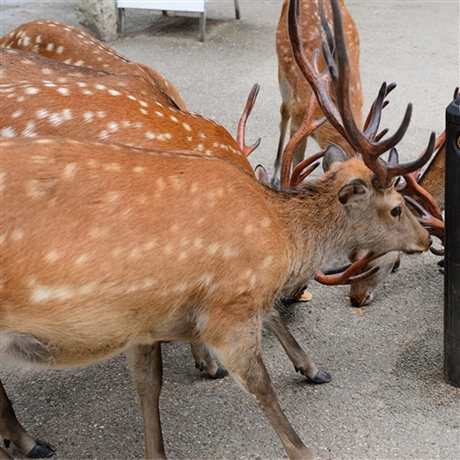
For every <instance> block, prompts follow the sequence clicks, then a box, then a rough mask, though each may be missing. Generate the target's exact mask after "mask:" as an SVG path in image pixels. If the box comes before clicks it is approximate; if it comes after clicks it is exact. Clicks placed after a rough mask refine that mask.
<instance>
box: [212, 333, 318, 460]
mask: <svg viewBox="0 0 460 460" xmlns="http://www.w3.org/2000/svg"><path fill="white" fill-rule="evenodd" d="M254 335H255V334H254ZM254 335H253V337H254ZM232 336H233V337H235V334H232ZM241 342H243V343H239V344H236V346H235V343H234V342H232V343H231V345H230V346H228V347H227V346H223V347H218V348H217V350H218V352H219V357H221V358H222V362H223V364H224V365H225V367H226V368H227V370H228V371H229V373H230V375H231V376H232V377H233V378H234V380H235V381H236V382H237V383H238V384H239V385H240V386H241V387H242V388H243V389H244V390H246V391H247V392H248V393H249V394H250V395H251V396H253V397H254V399H255V401H256V403H257V405H258V406H259V407H260V408H261V409H262V411H263V413H264V415H265V416H266V417H267V419H268V421H269V422H270V424H271V425H272V427H273V429H274V430H275V432H276V434H277V435H278V437H279V439H280V441H281V442H282V444H283V447H284V449H285V450H286V453H287V454H288V456H289V458H290V459H303V460H313V459H315V458H316V456H315V455H314V454H313V452H312V451H311V450H310V449H309V448H308V447H307V446H306V445H305V444H304V443H303V442H302V440H301V439H300V437H299V435H298V434H297V433H296V432H295V430H294V428H293V427H292V425H291V423H290V422H289V420H288V419H287V417H286V416H285V415H284V412H283V411H282V409H281V407H280V405H279V403H278V398H277V397H276V394H275V391H274V389H273V386H272V383H271V380H270V376H269V375H268V372H267V369H266V368H265V365H264V363H263V361H262V357H261V354H260V339H259V341H257V339H255V338H253V342H254V343H252V344H251V343H249V342H248V341H247V340H244V341H241ZM258 342H259V343H258Z"/></svg>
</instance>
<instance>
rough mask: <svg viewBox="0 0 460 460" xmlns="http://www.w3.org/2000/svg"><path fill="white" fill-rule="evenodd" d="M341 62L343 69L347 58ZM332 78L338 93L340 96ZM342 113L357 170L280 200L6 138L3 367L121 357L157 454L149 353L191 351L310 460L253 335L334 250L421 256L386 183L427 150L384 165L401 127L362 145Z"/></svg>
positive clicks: (207, 159) (171, 170)
mask: <svg viewBox="0 0 460 460" xmlns="http://www.w3.org/2000/svg"><path fill="white" fill-rule="evenodd" d="M296 6H297V5H296V3H295V2H293V3H292V5H291V8H290V23H291V24H292V23H293V24H295V19H296V17H297V10H296ZM336 6H337V5H336V4H335V3H334V15H335V18H336V19H335V21H334V25H335V29H336V36H337V37H338V39H337V42H340V39H341V37H342V34H341V30H340V13H339V11H338V9H337V8H336ZM297 34H298V31H297V30H295V32H294V31H293V32H292V40H293V45H294V46H295V43H296V40H297V45H298V42H299V39H298V36H297ZM297 47H298V46H297ZM339 48H340V47H339ZM338 60H339V65H340V66H341V67H342V68H343V66H345V68H346V66H347V56H346V50H344V49H340V50H339V52H338ZM345 74H346V72H345ZM340 75H342V76H341V77H340V79H338V80H337V81H336V80H334V79H333V80H332V81H333V85H334V87H333V89H334V90H335V91H337V89H340V88H341V87H342V88H343V87H346V86H347V79H346V76H345V77H344V76H343V75H344V73H343V72H340ZM325 102H326V103H329V102H330V101H325ZM346 104H347V102H346V101H345V104H344V103H343V101H342V100H341V98H338V110H340V113H341V114H342V117H341V118H342V120H343V122H344V125H345V126H346V127H347V128H346V129H347V130H348V129H353V130H354V131H353V132H350V133H349V136H350V139H355V138H356V139H359V141H360V145H359V146H360V153H361V154H362V156H363V159H364V162H363V161H362V160H361V159H358V158H356V159H350V160H347V158H346V156H345V155H344V154H341V153H340V151H339V150H336V149H334V150H329V151H328V152H326V154H325V160H324V161H325V162H326V163H327V165H328V168H327V169H328V172H327V173H326V174H324V175H323V176H321V177H319V178H317V179H312V180H310V181H308V182H307V183H304V184H302V185H300V186H298V187H297V188H293V189H288V190H274V189H272V188H270V187H267V186H266V185H264V184H262V183H260V182H259V181H257V180H256V179H255V177H254V175H253V174H251V173H249V172H248V171H245V170H243V169H242V168H240V167H238V166H236V165H235V164H234V163H231V162H229V161H226V160H224V159H222V158H218V157H214V156H203V155H193V154H187V155H184V154H180V153H173V152H169V153H168V152H162V153H154V152H151V151H144V150H136V149H134V148H132V147H127V146H121V145H113V144H108V143H105V142H99V143H98V142H90V141H78V140H74V139H64V138H40V137H37V138H12V139H4V140H2V143H1V149H2V162H1V168H2V175H1V177H2V197H3V206H2V208H1V213H2V214H1V219H2V221H1V225H2V231H3V234H2V241H1V243H2V253H1V257H2V281H3V282H2V299H3V302H2V304H1V305H0V308H1V311H0V320H1V323H0V332H1V339H2V357H4V358H5V359H6V358H11V359H12V360H14V361H15V362H18V363H21V362H22V363H23V364H28V365H30V364H34V365H42V366H45V367H50V368H61V367H69V366H79V365H86V364H90V363H93V362H96V361H100V360H102V359H105V358H108V357H110V356H113V355H115V354H117V353H120V352H122V351H126V353H127V356H128V361H129V363H130V367H131V370H132V373H133V377H134V381H135V385H136V389H137V391H138V394H139V398H140V400H141V406H142V410H143V414H144V427H145V436H146V438H145V439H146V456H147V458H164V457H165V452H164V447H163V441H162V435H161V426H160V417H159V411H158V398H159V394H160V390H161V351H160V345H159V342H161V341H167V340H180V341H198V342H200V343H203V344H205V345H206V346H207V347H208V349H212V350H213V351H214V352H215V353H216V354H217V355H218V357H219V359H220V360H221V362H222V363H223V364H224V365H225V366H226V368H227V369H228V370H229V372H230V373H231V375H232V376H233V377H234V378H235V380H236V381H237V382H238V383H239V384H240V385H241V386H242V387H243V388H244V389H246V391H247V392H248V393H249V394H250V395H252V396H253V397H254V399H255V401H256V402H257V404H258V405H259V407H260V408H261V409H262V411H263V412H264V414H265V415H266V417H267V418H268V420H269V421H270V423H271V424H272V426H273V428H274V429H275V431H276V433H277V434H278V436H279V438H280V440H281V442H282V444H283V446H284V448H285V450H286V452H287V454H288V456H289V457H290V458H308V459H310V458H314V454H313V453H312V451H311V450H310V449H309V448H308V447H306V446H305V445H304V444H303V442H302V441H301V440H300V438H299V436H298V435H297V434H296V432H295V431H294V430H293V428H292V426H291V424H290V423H289V421H288V420H287V418H286V416H285V415H284V414H283V412H282V410H281V408H280V406H279V404H278V402H277V398H276V395H275V392H274V390H273V388H272V385H271V383H270V378H269V376H268V374H267V371H266V369H265V367H264V365H263V362H262V358H261V354H260V339H261V328H262V324H263V322H264V320H265V319H266V317H267V316H270V315H271V314H272V312H273V308H272V305H273V303H274V302H275V301H276V299H278V298H282V297H287V296H289V295H291V293H293V292H298V291H299V289H301V288H302V287H303V286H305V285H306V284H307V283H308V280H310V279H311V278H313V277H314V275H315V273H316V271H317V270H318V269H319V268H320V267H321V266H322V265H323V264H324V263H325V262H326V261H328V260H330V258H331V257H335V256H336V255H337V254H339V253H343V254H348V253H350V252H352V251H353V250H357V249H372V250H376V251H381V252H385V251H390V250H400V251H403V252H409V253H413V252H421V251H426V250H427V249H428V248H429V238H428V232H427V231H426V230H425V229H423V228H422V226H421V225H420V224H419V223H418V222H417V220H416V218H415V217H414V216H413V215H412V213H410V212H409V211H408V209H407V207H406V205H405V203H404V200H403V198H402V196H401V194H399V193H398V192H397V191H396V190H395V188H394V186H393V182H394V180H393V179H394V176H395V175H400V174H402V173H409V172H411V171H414V170H415V169H418V168H420V167H421V166H422V165H423V164H424V163H425V162H426V161H427V159H429V157H430V155H431V153H432V150H433V147H432V143H433V142H430V146H429V148H427V152H426V154H425V155H423V157H421V158H419V159H418V160H416V161H414V162H411V163H408V164H405V165H396V164H393V163H387V162H385V161H384V160H382V159H380V155H381V154H382V153H383V150H387V149H388V147H391V146H393V145H394V144H395V143H396V142H398V141H399V139H400V138H401V136H402V135H403V134H404V131H405V129H407V125H408V119H407V117H406V119H405V120H404V122H403V124H402V125H401V128H400V129H399V130H398V131H397V133H396V134H395V135H394V136H392V137H391V138H390V139H387V140H386V141H385V142H373V141H372V140H368V141H367V142H366V141H365V140H364V139H363V136H364V135H363V133H362V132H360V131H359V130H356V129H357V128H356V126H355V125H354V120H353V119H352V118H350V119H349V118H347V117H349V116H350V115H349V112H347V111H344V110H343V109H344V107H345V108H346ZM331 110H335V109H331ZM364 137H365V136H364ZM362 144H365V147H363V148H361V146H362ZM430 150H431V152H430ZM364 163H367V164H368V165H369V167H370V168H368V167H367V166H366V165H365V164H364ZM324 208H328V210H329V212H328V213H327V214H324V213H323V209H324ZM69 209H71V210H72V212H69ZM197 216H199V217H198V218H197ZM107 257H110V263H107ZM140 260H142V263H139V261H140ZM0 403H1V411H0V415H1V417H2V419H1V422H2V423H1V425H0V426H1V431H2V432H1V435H2V437H3V438H4V439H7V440H9V441H11V442H13V444H15V445H16V446H17V447H18V449H19V450H20V451H21V452H23V453H25V454H30V453H32V454H34V453H35V450H36V449H38V450H39V454H40V455H44V454H46V453H50V452H51V451H52V448H51V446H49V445H48V444H47V443H44V442H40V443H37V442H36V441H35V440H34V438H33V437H32V436H31V435H30V434H28V433H27V432H26V431H25V430H24V429H23V428H22V426H21V425H20V424H19V422H18V421H17V419H16V417H15V415H14V412H13V410H12V408H11V405H10V403H9V401H8V398H7V396H6V393H4V392H3V388H2V391H1V392H0ZM5 455H6V453H5Z"/></svg>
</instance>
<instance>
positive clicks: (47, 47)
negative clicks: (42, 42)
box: [46, 43, 54, 51]
mask: <svg viewBox="0 0 460 460" xmlns="http://www.w3.org/2000/svg"><path fill="white" fill-rule="evenodd" d="M53 50H54V43H48V44H47V45H46V51H53Z"/></svg>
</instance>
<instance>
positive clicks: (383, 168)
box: [288, 0, 434, 188]
mask: <svg viewBox="0 0 460 460" xmlns="http://www.w3.org/2000/svg"><path fill="white" fill-rule="evenodd" d="M331 5H332V12H333V18H334V37H335V52H336V56H337V62H336V61H335V60H334V58H333V56H332V51H331V49H330V47H329V46H327V45H326V43H325V42H323V47H322V49H323V55H324V58H325V60H326V63H327V67H326V69H325V70H324V71H323V72H322V73H320V72H319V70H318V62H317V60H318V52H317V50H315V52H314V53H313V58H312V63H311V64H310V63H309V61H308V59H307V57H306V54H305V51H304V49H303V46H302V39H301V30H300V27H299V21H298V18H299V8H298V0H291V2H290V5H289V11H288V28H289V36H290V40H291V45H292V50H293V54H294V57H295V60H296V62H297V64H298V66H299V68H300V70H301V71H302V73H303V75H304V76H305V78H306V79H307V80H308V82H309V83H310V85H311V86H312V88H313V90H314V92H315V94H316V97H317V99H318V104H319V105H320V107H321V110H322V111H323V113H324V114H325V115H326V117H327V118H328V120H329V121H330V123H331V124H332V125H333V126H334V127H335V128H336V129H337V131H339V132H340V133H341V135H342V136H343V137H344V138H345V139H347V141H348V142H349V143H350V144H351V145H352V146H353V148H354V149H355V150H356V151H357V152H359V153H360V154H361V155H362V157H363V161H364V163H365V164H366V166H367V167H368V168H369V169H371V170H372V171H373V173H374V176H373V183H374V185H375V186H376V187H377V188H388V187H389V186H391V184H392V182H393V178H394V177H396V176H399V175H403V174H408V173H410V172H413V171H415V170H417V169H419V168H421V167H422V166H423V165H424V164H425V163H426V162H427V161H428V160H429V158H430V157H431V155H432V153H433V150H434V133H433V134H432V135H431V138H430V142H429V144H428V147H427V149H426V150H425V154H424V155H423V156H422V157H420V158H418V159H417V160H414V161H412V162H409V163H405V164H395V163H390V162H386V161H385V160H383V159H382V158H380V155H382V153H384V152H386V151H388V150H390V149H391V148H393V147H394V146H395V145H396V144H397V143H398V142H399V141H400V140H401V139H402V137H403V136H404V134H405V133H406V130H407V128H408V126H409V122H410V117H411V113H412V105H411V104H409V105H408V106H407V109H406V113H405V115H404V118H403V121H402V123H401V125H400V126H399V128H398V129H397V130H396V132H395V133H394V134H393V136H391V137H389V138H387V139H384V140H380V139H381V137H382V136H381V135H380V136H378V140H376V136H375V133H374V132H373V131H374V129H375V130H376V128H375V126H377V127H378V121H379V120H380V113H379V111H380V110H381V108H382V104H383V99H384V97H385V95H386V94H387V93H388V92H389V91H390V90H391V89H392V88H391V89H388V88H389V87H390V86H391V85H389V86H387V84H386V83H383V84H382V86H381V88H380V91H379V96H378V97H377V100H381V101H382V102H380V103H376V104H375V107H374V108H373V109H372V110H371V113H372V114H371V115H370V120H369V123H368V128H367V130H366V131H365V132H363V131H361V130H360V129H359V128H358V126H357V125H356V121H355V119H354V116H353V113H352V109H351V103H350V98H349V94H348V89H349V82H350V66H349V61H348V54H347V50H346V46H345V40H344V32H343V25H342V20H341V15H340V9H339V6H338V4H337V0H331ZM321 10H322V9H320V12H322V11H321ZM322 14H324V13H322ZM330 87H332V90H333V92H334V95H335V97H336V99H337V104H335V103H334V102H333V100H332V98H331V96H330V91H329V89H330Z"/></svg>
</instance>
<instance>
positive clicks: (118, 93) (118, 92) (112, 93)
mask: <svg viewBox="0 0 460 460" xmlns="http://www.w3.org/2000/svg"><path fill="white" fill-rule="evenodd" d="M109 94H110V95H111V96H120V95H121V93H120V91H117V90H115V89H109Z"/></svg>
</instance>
